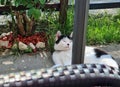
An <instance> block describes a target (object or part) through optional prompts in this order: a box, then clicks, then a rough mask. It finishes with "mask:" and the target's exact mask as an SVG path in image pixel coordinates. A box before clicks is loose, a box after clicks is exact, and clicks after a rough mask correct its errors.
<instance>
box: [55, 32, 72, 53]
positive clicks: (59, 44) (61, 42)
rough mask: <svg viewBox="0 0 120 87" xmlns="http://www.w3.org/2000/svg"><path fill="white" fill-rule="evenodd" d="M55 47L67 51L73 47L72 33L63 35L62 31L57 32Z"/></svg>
mask: <svg viewBox="0 0 120 87" xmlns="http://www.w3.org/2000/svg"><path fill="white" fill-rule="evenodd" d="M55 40H56V41H55V45H54V49H55V50H59V51H65V50H70V49H72V33H71V35H70V36H67V35H62V34H61V32H60V31H58V32H57V33H56V38H55Z"/></svg>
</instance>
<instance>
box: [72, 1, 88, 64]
mask: <svg viewBox="0 0 120 87" xmlns="http://www.w3.org/2000/svg"><path fill="white" fill-rule="evenodd" d="M88 9H89V0H75V16H74V30H73V51H72V52H73V54H72V64H80V63H83V61H84V51H85V33H86V26H87V18H88Z"/></svg>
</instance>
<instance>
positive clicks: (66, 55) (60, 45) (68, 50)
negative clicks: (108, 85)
mask: <svg viewBox="0 0 120 87" xmlns="http://www.w3.org/2000/svg"><path fill="white" fill-rule="evenodd" d="M72 44H73V42H72V33H71V35H70V36H66V35H62V34H61V32H60V31H58V32H57V33H56V38H55V44H54V50H55V51H54V52H53V54H52V59H53V62H54V63H55V66H61V65H62V66H64V65H71V64H72ZM84 63H90V64H91V63H97V64H106V65H108V66H112V67H115V68H117V69H118V68H119V66H118V64H117V62H116V61H115V60H114V58H113V57H112V56H111V55H109V54H108V53H107V52H105V51H103V50H101V49H98V48H95V47H92V46H85V57H84Z"/></svg>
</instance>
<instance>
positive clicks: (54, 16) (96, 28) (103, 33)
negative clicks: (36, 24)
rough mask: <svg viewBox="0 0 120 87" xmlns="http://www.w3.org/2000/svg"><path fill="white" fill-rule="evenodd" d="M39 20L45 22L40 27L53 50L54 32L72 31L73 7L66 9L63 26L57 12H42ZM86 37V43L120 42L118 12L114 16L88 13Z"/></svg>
mask: <svg viewBox="0 0 120 87" xmlns="http://www.w3.org/2000/svg"><path fill="white" fill-rule="evenodd" d="M41 20H42V21H43V22H45V26H44V27H42V28H43V29H45V31H46V32H47V35H48V47H49V48H50V50H52V51H53V45H54V42H55V34H56V32H57V31H58V30H60V31H61V32H62V33H63V34H70V33H71V32H72V31H73V25H74V12H73V8H70V9H68V14H67V21H66V24H65V26H64V27H61V26H60V24H59V22H58V20H59V13H58V12H53V11H49V12H44V13H43V16H42V17H41ZM42 25H44V23H43V24H42ZM39 29H40V28H39ZM86 39H87V40H86V41H87V42H86V43H87V45H101V44H109V43H120V13H118V14H117V15H114V16H113V15H110V14H107V13H104V14H95V15H94V14H89V17H88V26H87V31H86Z"/></svg>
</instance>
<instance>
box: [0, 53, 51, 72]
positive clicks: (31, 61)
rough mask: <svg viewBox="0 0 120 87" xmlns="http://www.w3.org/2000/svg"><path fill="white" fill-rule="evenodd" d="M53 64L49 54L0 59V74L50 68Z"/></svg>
mask: <svg viewBox="0 0 120 87" xmlns="http://www.w3.org/2000/svg"><path fill="white" fill-rule="evenodd" d="M52 65H53V62H52V60H51V55H50V53H49V52H47V53H46V54H43V53H36V54H24V55H21V56H13V55H12V56H4V57H0V74H2V73H11V72H18V71H26V70H32V69H41V68H50V67H52Z"/></svg>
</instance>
